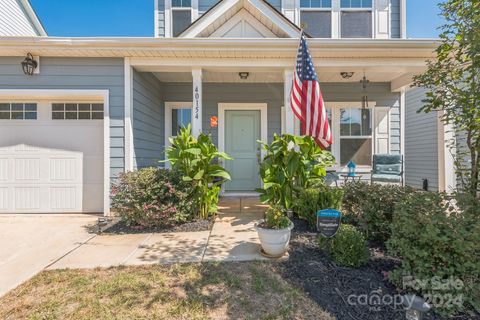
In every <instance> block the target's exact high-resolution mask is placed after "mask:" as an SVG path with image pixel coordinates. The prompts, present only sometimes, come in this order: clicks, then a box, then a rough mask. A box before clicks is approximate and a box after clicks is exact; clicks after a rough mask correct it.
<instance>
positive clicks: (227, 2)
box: [178, 0, 239, 38]
mask: <svg viewBox="0 0 480 320" xmlns="http://www.w3.org/2000/svg"><path fill="white" fill-rule="evenodd" d="M237 2H239V0H224V1H222V2H221V3H219V4H217V7H216V8H214V9H213V10H211V11H210V12H207V13H206V14H204V15H203V16H202V17H201V18H200V20H198V21H197V22H196V23H194V24H193V25H191V26H190V27H188V28H187V29H186V30H185V31H183V32H182V33H181V34H180V35H179V36H178V37H179V38H194V37H196V36H198V35H199V34H200V33H201V32H202V31H203V30H205V29H206V28H207V27H208V26H209V25H211V24H212V23H213V22H214V21H215V20H217V19H219V18H220V17H221V16H222V15H223V14H225V13H226V12H227V11H228V10H229V9H231V8H232V7H233V6H235V5H236V4H237Z"/></svg>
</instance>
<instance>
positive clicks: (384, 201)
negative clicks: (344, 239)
mask: <svg viewBox="0 0 480 320" xmlns="http://www.w3.org/2000/svg"><path fill="white" fill-rule="evenodd" d="M344 192H345V194H344V197H343V211H344V213H345V219H344V221H345V222H346V223H353V224H356V225H358V227H359V229H360V230H361V231H362V232H363V233H364V235H365V237H366V238H367V239H368V240H371V241H377V242H381V243H384V242H385V241H387V240H388V239H389V238H390V225H391V223H392V218H393V213H394V211H395V205H396V204H397V203H399V202H401V201H402V199H403V198H404V197H405V196H406V195H407V194H410V193H414V192H416V191H415V190H414V189H413V188H410V187H403V186H399V185H382V184H368V183H365V182H350V183H347V184H345V186H344Z"/></svg>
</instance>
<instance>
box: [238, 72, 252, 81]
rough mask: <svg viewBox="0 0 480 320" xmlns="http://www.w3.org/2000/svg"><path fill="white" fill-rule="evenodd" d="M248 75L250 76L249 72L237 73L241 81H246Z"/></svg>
mask: <svg viewBox="0 0 480 320" xmlns="http://www.w3.org/2000/svg"><path fill="white" fill-rule="evenodd" d="M249 75H250V73H249V72H239V73H238V76H239V77H240V79H242V80H247V79H248V76H249Z"/></svg>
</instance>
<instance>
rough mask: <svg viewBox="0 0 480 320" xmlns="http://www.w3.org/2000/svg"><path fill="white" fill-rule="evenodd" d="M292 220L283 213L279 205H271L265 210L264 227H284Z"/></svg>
mask: <svg viewBox="0 0 480 320" xmlns="http://www.w3.org/2000/svg"><path fill="white" fill-rule="evenodd" d="M291 223H292V222H291V221H290V219H288V217H287V216H286V215H285V212H284V211H283V209H282V208H281V207H279V206H271V207H269V208H268V210H267V211H266V212H265V222H264V227H266V228H269V229H285V228H288V226H290V224H291Z"/></svg>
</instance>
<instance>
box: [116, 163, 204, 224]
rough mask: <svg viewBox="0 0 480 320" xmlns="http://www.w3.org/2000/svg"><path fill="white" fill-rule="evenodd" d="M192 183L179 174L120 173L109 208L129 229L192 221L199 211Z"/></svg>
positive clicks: (150, 170)
mask: <svg viewBox="0 0 480 320" xmlns="http://www.w3.org/2000/svg"><path fill="white" fill-rule="evenodd" d="M192 190H194V189H193V188H192V184H191V183H189V182H185V181H183V180H182V174H181V173H179V172H178V171H172V170H166V169H157V168H145V169H140V170H137V171H131V172H126V173H122V174H120V176H119V177H118V180H117V182H116V183H115V184H114V185H113V187H112V190H111V206H112V209H113V210H114V211H115V212H116V213H118V214H119V215H120V217H121V219H122V220H123V221H125V223H126V224H127V225H130V226H133V225H135V226H143V227H158V226H164V225H171V224H175V223H179V222H185V221H188V220H192V219H193V218H194V217H195V214H196V212H197V211H198V208H199V203H198V201H197V200H196V199H198V197H197V196H196V195H195V192H194V191H192Z"/></svg>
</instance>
